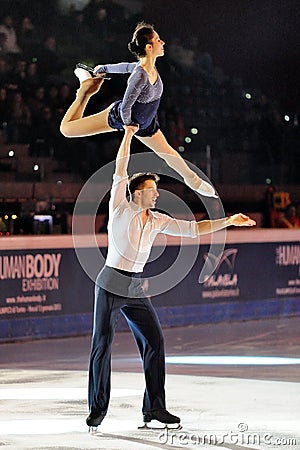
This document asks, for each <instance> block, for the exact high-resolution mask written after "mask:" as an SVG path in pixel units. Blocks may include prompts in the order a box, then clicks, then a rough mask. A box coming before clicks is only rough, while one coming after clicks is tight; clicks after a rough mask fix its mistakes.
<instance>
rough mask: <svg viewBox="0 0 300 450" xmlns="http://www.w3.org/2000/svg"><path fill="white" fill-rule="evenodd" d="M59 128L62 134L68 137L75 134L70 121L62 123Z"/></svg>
mask: <svg viewBox="0 0 300 450" xmlns="http://www.w3.org/2000/svg"><path fill="white" fill-rule="evenodd" d="M59 130H60V132H61V134H62V135H63V136H65V137H67V138H69V137H74V134H73V133H72V132H71V127H70V124H69V123H61V124H60V127H59Z"/></svg>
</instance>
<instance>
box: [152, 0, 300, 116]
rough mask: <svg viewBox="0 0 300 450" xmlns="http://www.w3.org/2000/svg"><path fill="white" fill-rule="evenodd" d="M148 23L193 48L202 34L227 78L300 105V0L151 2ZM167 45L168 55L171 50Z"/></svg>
mask: <svg viewBox="0 0 300 450" xmlns="http://www.w3.org/2000/svg"><path fill="white" fill-rule="evenodd" d="M144 5H145V6H144V8H145V20H148V21H152V22H153V23H154V24H155V26H156V27H157V29H158V32H159V33H160V34H161V35H162V36H161V37H162V38H163V39H164V38H165V37H166V38H167V39H171V38H172V37H179V38H180V39H182V40H183V44H185V45H186V46H188V45H189V42H188V41H189V37H190V36H192V35H197V36H198V38H199V51H202V52H208V53H210V55H211V56H212V58H213V62H214V64H215V65H217V66H221V67H222V68H223V69H224V72H225V73H226V75H229V76H240V77H241V78H242V80H243V82H244V84H246V85H248V87H249V88H250V87H257V88H261V89H262V90H263V91H264V92H265V93H266V94H267V95H270V96H272V97H275V98H276V99H278V100H279V101H280V102H281V104H282V105H283V106H284V107H285V108H287V112H289V111H291V112H292V111H296V110H299V103H300V89H299V88H300V65H299V53H300V52H299V43H300V5H299V1H297V0H213V1H207V0H164V1H161V0H146V1H145V2H144ZM167 44H168V42H167V43H166V51H167Z"/></svg>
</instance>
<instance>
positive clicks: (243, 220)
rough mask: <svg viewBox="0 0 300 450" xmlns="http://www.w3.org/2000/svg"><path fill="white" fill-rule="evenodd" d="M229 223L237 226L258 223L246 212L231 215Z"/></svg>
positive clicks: (250, 225)
mask: <svg viewBox="0 0 300 450" xmlns="http://www.w3.org/2000/svg"><path fill="white" fill-rule="evenodd" d="M229 224H230V225H234V226H236V227H252V226H253V225H256V222H255V220H253V219H250V217H248V216H246V215H245V214H241V213H239V214H234V215H233V216H230V217H229Z"/></svg>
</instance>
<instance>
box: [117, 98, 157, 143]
mask: <svg viewBox="0 0 300 450" xmlns="http://www.w3.org/2000/svg"><path fill="white" fill-rule="evenodd" d="M121 104H122V100H118V101H116V102H115V103H114V104H113V106H112V108H111V110H110V111H109V114H108V124H109V126H110V127H111V128H114V129H116V130H122V131H124V128H123V126H124V122H123V121H122V117H121V112H120V107H121ZM157 107H158V104H157V101H155V102H152V103H145V104H144V103H135V104H134V106H133V109H132V118H133V121H134V122H135V123H138V124H139V125H140V128H139V131H138V132H137V133H136V136H141V137H150V136H153V135H154V134H155V133H156V132H157V131H158V130H159V122H158V117H157V114H156V113H155V114H154V115H153V110H157ZM151 112H152V114H151ZM149 113H150V114H149ZM151 116H153V117H151Z"/></svg>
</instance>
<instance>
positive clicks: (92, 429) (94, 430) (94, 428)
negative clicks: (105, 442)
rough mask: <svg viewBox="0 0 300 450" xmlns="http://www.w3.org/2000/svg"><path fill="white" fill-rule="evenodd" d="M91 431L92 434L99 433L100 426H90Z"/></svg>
mask: <svg viewBox="0 0 300 450" xmlns="http://www.w3.org/2000/svg"><path fill="white" fill-rule="evenodd" d="M89 433H90V434H97V433H98V427H89Z"/></svg>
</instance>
